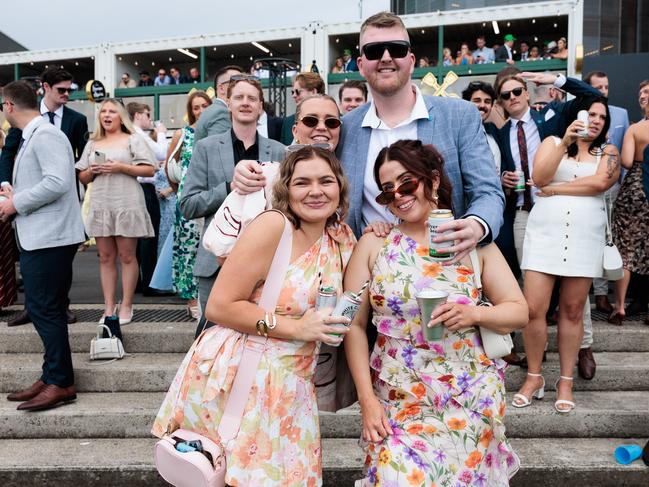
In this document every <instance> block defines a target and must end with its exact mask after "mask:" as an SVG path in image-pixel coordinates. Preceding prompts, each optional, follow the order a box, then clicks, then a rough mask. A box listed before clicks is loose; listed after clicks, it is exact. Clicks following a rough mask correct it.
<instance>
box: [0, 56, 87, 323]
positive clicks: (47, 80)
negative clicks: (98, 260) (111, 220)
mask: <svg viewBox="0 0 649 487" xmlns="http://www.w3.org/2000/svg"><path fill="white" fill-rule="evenodd" d="M72 79H73V77H72V74H70V73H69V72H68V71H66V70H65V69H61V68H58V67H52V68H48V69H46V70H45V71H44V72H43V74H42V75H41V83H42V87H43V91H44V92H45V95H44V96H43V99H42V100H41V103H40V113H41V115H42V116H43V118H45V119H46V120H47V121H48V122H49V123H51V124H52V125H54V126H55V127H56V128H58V129H60V130H61V131H63V133H64V134H65V135H66V136H67V138H68V140H69V141H70V146H71V147H72V153H73V155H74V160H75V161H78V160H79V158H80V157H81V154H82V153H83V149H84V147H85V146H86V141H87V136H88V120H87V119H86V117H85V115H82V114H81V113H79V112H75V111H74V110H72V109H70V108H68V107H67V106H65V105H66V103H67V102H68V100H69V98H70V93H72ZM21 138H22V131H21V130H20V129H18V128H12V129H10V130H9V135H8V137H7V143H6V144H5V146H4V148H3V150H2V155H1V156H0V167H1V168H2V170H1V172H2V173H8V174H11V172H12V171H13V161H14V159H15V157H16V154H17V152H18V146H19V144H20V140H21ZM76 191H77V195H78V194H79V187H78V184H77V185H76ZM30 321H31V320H30V318H29V316H28V314H27V311H26V310H23V311H21V312H20V313H19V314H18V315H17V316H16V317H15V318H13V319H12V320H9V321H8V322H7V324H8V325H9V326H18V325H24V324H26V323H29V322H30ZM76 321H77V317H76V316H75V315H74V313H72V311H70V309H69V307H68V323H74V322H76Z"/></svg>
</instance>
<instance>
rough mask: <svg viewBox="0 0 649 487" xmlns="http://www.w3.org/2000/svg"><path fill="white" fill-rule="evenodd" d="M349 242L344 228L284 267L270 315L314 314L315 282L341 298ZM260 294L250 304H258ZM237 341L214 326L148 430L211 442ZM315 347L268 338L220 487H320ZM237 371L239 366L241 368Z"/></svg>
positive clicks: (239, 346) (239, 337)
mask: <svg viewBox="0 0 649 487" xmlns="http://www.w3.org/2000/svg"><path fill="white" fill-rule="evenodd" d="M354 242H355V239H354V236H353V234H352V232H351V229H349V227H347V226H346V225H343V226H341V227H338V228H337V230H335V231H334V230H333V229H330V230H329V232H328V233H325V234H324V235H323V237H322V238H321V239H319V240H318V241H317V242H316V243H315V244H314V245H313V246H312V247H311V248H310V249H309V250H308V251H307V252H306V253H305V254H303V255H302V256H301V257H299V258H298V259H297V260H296V261H295V262H293V263H291V264H290V266H289V268H288V271H287V273H286V278H285V280H284V285H283V288H282V291H281V293H280V297H279V299H278V304H277V307H276V313H277V314H279V315H284V316H290V317H292V318H296V319H297V318H299V317H301V316H302V314H304V312H305V311H306V310H307V309H309V308H311V307H314V306H315V299H316V294H317V287H318V284H319V279H318V275H319V273H320V272H321V273H322V276H327V278H326V279H327V283H326V284H328V285H333V286H334V288H335V289H338V290H339V292H342V273H343V270H344V266H345V265H346V263H347V262H348V260H349V257H350V256H351V251H352V248H353V245H354ZM260 297H261V289H257V290H256V291H255V292H254V293H253V296H252V298H251V301H253V302H258V301H259V298H260ZM245 336H246V335H245V334H242V333H239V332H237V331H235V330H232V329H229V328H225V327H222V326H219V325H216V326H213V327H211V328H209V329H207V330H205V332H203V333H202V334H201V336H200V337H199V338H198V339H197V340H196V341H195V342H194V344H193V345H192V347H191V349H190V350H189V352H188V353H187V355H186V357H185V359H184V360H183V363H182V364H181V366H180V369H179V370H178V372H177V374H176V377H175V378H174V381H173V383H172V385H171V387H170V389H169V391H168V392H167V396H166V397H165V400H164V402H163V404H162V406H161V408H160V411H159V413H158V416H157V418H156V420H155V422H154V425H153V430H152V433H153V434H154V435H156V436H158V437H161V436H162V435H164V434H165V433H166V432H173V431H174V430H176V429H178V428H184V429H190V430H192V431H195V432H198V433H200V434H203V435H205V436H208V437H210V438H214V439H216V438H218V434H217V430H218V425H219V421H220V420H221V414H222V413H223V410H224V408H225V405H226V403H227V399H228V396H229V394H230V390H231V387H232V382H233V380H234V377H235V375H236V371H237V367H238V366H239V361H240V359H241V354H242V352H243V346H244V343H245ZM318 348H319V344H316V343H313V342H308V343H307V342H301V341H297V340H279V339H274V338H269V339H268V341H267V342H266V347H265V349H264V352H263V355H262V358H261V360H260V363H259V367H258V371H257V374H256V378H255V382H254V384H253V387H252V389H251V392H250V397H249V399H248V402H247V405H246V407H245V412H244V415H243V420H242V422H241V427H240V430H239V433H238V435H237V436H236V437H235V438H234V439H233V440H232V441H230V442H229V443H228V444H227V445H226V447H225V448H226V465H227V474H226V482H227V484H228V485H232V486H239V487H240V486H251V487H252V486H254V487H258V486H259V487H270V486H273V487H275V486H282V487H303V486H309V487H314V486H319V485H322V463H321V457H322V454H321V445H320V430H319V423H318V409H317V405H316V395H315V387H314V384H313V375H314V371H315V367H316V362H317V360H316V356H317V353H318ZM244 365H245V364H244Z"/></svg>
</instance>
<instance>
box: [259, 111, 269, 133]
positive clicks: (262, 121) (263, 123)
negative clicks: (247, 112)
mask: <svg viewBox="0 0 649 487" xmlns="http://www.w3.org/2000/svg"><path fill="white" fill-rule="evenodd" d="M257 133H258V134H259V135H261V136H262V137H266V138H268V115H267V114H266V112H264V111H262V112H261V117H259V119H258V120H257Z"/></svg>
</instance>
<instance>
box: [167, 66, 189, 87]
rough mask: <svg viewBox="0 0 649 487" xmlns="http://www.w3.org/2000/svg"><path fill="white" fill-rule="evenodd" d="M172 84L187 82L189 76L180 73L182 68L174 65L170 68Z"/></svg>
mask: <svg viewBox="0 0 649 487" xmlns="http://www.w3.org/2000/svg"><path fill="white" fill-rule="evenodd" d="M169 74H170V75H171V76H170V84H172V85H181V84H183V83H187V78H186V77H185V76H183V75H181V74H180V70H179V69H178V68H177V67H175V66H174V67H173V68H171V69H170V70H169Z"/></svg>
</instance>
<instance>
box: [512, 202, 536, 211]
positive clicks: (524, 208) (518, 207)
mask: <svg viewBox="0 0 649 487" xmlns="http://www.w3.org/2000/svg"><path fill="white" fill-rule="evenodd" d="M533 207H534V203H532V206H530V207H529V208H528V207H526V206H525V205H520V206H517V207H516V211H527V212H530V211H532V208H533Z"/></svg>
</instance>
